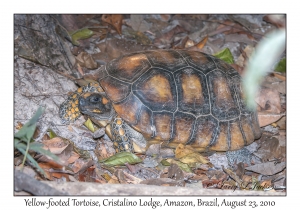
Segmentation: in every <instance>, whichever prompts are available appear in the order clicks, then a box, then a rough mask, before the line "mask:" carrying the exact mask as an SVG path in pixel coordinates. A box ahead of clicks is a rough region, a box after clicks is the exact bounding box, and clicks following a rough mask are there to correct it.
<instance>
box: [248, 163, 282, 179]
mask: <svg viewBox="0 0 300 210" xmlns="http://www.w3.org/2000/svg"><path fill="white" fill-rule="evenodd" d="M285 167H286V164H285V162H281V163H277V162H266V163H261V164H256V165H253V166H249V167H247V168H245V169H246V170H248V171H254V172H256V173H259V174H262V175H266V176H271V175H274V174H276V173H278V172H280V171H282V170H283V169H284V168H285Z"/></svg>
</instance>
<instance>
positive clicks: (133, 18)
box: [129, 15, 151, 32]
mask: <svg viewBox="0 0 300 210" xmlns="http://www.w3.org/2000/svg"><path fill="white" fill-rule="evenodd" d="M129 24H130V25H131V27H132V29H133V30H134V31H140V32H145V31H148V30H149V29H150V27H151V24H150V23H148V22H147V21H145V20H144V15H130V23H129Z"/></svg>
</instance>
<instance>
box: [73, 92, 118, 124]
mask: <svg viewBox="0 0 300 210" xmlns="http://www.w3.org/2000/svg"><path fill="white" fill-rule="evenodd" d="M78 106H79V110H80V112H81V113H83V114H86V115H88V116H90V117H93V118H94V119H96V120H105V121H110V120H111V119H112V118H113V117H114V116H115V110H114V108H113V106H112V103H111V101H110V100H109V99H108V98H107V96H106V94H105V93H104V92H100V93H95V92H87V93H84V94H82V95H81V96H80V97H79V104H78Z"/></svg>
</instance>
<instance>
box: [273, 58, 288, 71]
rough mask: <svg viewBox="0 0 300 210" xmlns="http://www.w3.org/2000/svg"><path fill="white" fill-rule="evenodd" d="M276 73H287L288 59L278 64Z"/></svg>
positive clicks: (283, 59)
mask: <svg viewBox="0 0 300 210" xmlns="http://www.w3.org/2000/svg"><path fill="white" fill-rule="evenodd" d="M275 71H277V72H282V73H283V72H286V58H282V59H281V61H279V63H278V64H277V66H276V68H275Z"/></svg>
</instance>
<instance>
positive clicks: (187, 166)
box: [167, 159, 193, 173]
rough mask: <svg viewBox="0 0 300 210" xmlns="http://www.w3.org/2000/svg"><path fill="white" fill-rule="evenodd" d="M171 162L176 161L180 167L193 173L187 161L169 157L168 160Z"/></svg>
mask: <svg viewBox="0 0 300 210" xmlns="http://www.w3.org/2000/svg"><path fill="white" fill-rule="evenodd" d="M167 161H168V162H169V163H175V164H177V165H178V166H179V168H180V169H181V170H183V171H185V172H188V173H192V172H193V171H192V169H191V168H190V167H189V165H188V164H186V163H182V162H180V161H177V160H174V159H168V160H167Z"/></svg>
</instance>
